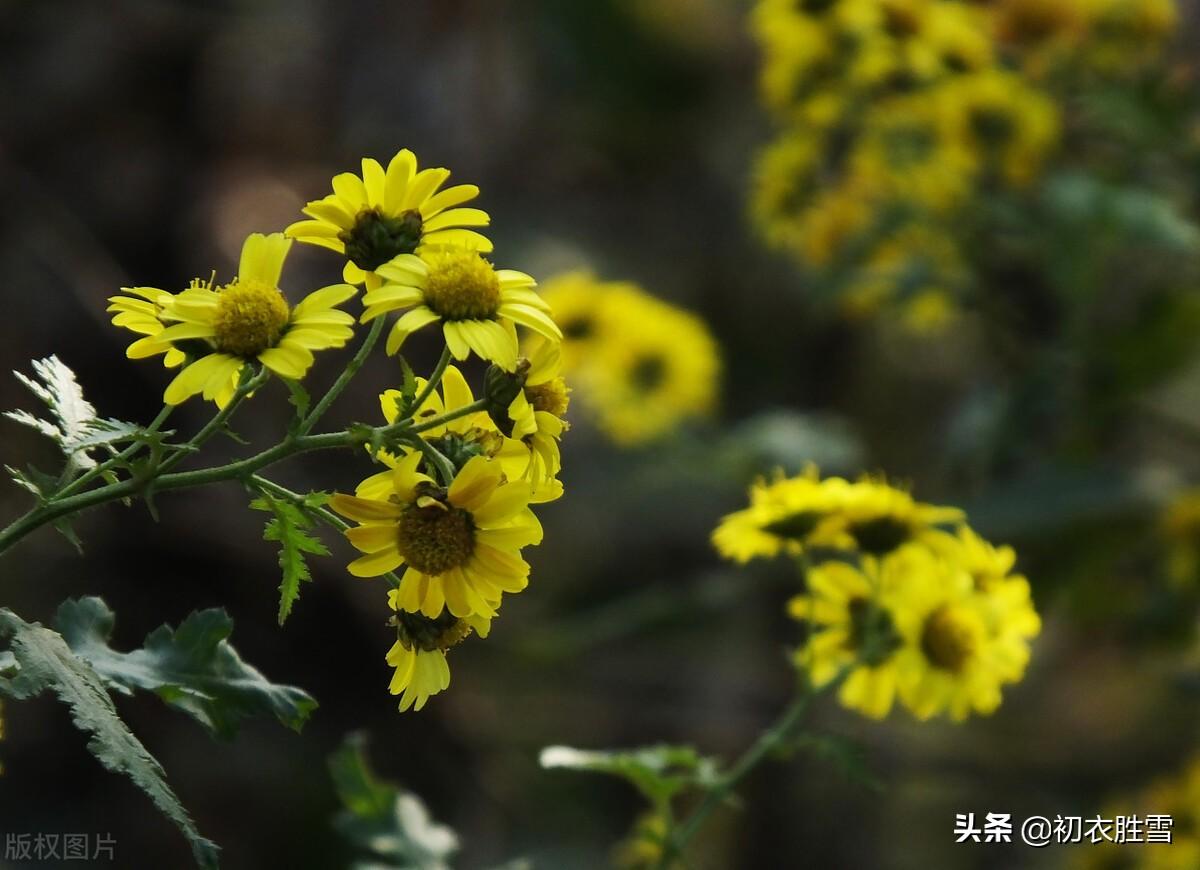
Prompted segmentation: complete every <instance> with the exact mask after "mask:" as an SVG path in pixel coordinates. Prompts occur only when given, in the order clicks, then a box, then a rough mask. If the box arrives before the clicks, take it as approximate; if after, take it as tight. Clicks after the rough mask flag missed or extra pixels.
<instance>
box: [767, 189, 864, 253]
mask: <svg viewBox="0 0 1200 870" xmlns="http://www.w3.org/2000/svg"><path fill="white" fill-rule="evenodd" d="M879 187H880V185H879V184H877V183H876V182H875V181H874V180H873V179H870V178H865V177H850V178H847V179H845V180H843V181H842V182H841V183H839V184H836V185H833V186H830V187H827V188H824V189H822V190H820V191H819V192H818V193H817V196H816V197H815V198H814V199H813V200H812V202H811V204H810V205H809V207H808V208H807V209H805V210H804V212H803V213H802V214H801V215H800V217H799V219H798V220H797V222H796V226H795V228H794V230H793V231H792V232H791V233H790V234H789V237H787V238H786V239H785V242H784V244H785V246H786V247H787V248H788V249H789V250H791V251H792V252H793V253H794V254H795V255H796V256H797V257H798V258H799V260H800V261H801V262H802V263H804V264H805V265H808V266H815V267H824V266H829V265H830V264H831V263H835V262H837V261H838V260H839V259H841V258H843V257H844V256H845V254H846V252H847V250H849V249H850V248H852V247H853V246H855V245H857V244H858V243H860V242H861V241H862V240H863V239H864V238H865V237H867V236H868V235H869V234H870V233H871V232H872V231H873V230H874V229H875V226H876V222H877V221H878V220H879V217H880V212H881V210H882V208H883V205H882V203H881V202H880V200H879V194H880V191H879V189H878V188H879Z"/></svg>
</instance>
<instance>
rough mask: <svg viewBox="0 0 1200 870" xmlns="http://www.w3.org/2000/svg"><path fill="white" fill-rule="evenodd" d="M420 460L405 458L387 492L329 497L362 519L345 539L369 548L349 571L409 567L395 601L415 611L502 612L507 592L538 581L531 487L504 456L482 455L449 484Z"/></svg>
mask: <svg viewBox="0 0 1200 870" xmlns="http://www.w3.org/2000/svg"><path fill="white" fill-rule="evenodd" d="M420 462H421V454H420V453H411V454H409V455H407V456H404V457H403V458H401V459H400V460H399V461H398V462H397V463H396V467H395V469H394V470H393V471H392V480H391V484H390V492H388V493H387V495H386V497H380V496H382V495H383V494H382V493H380V494H379V495H375V496H373V497H371V498H365V497H363V496H350V495H344V494H342V493H338V494H337V495H335V496H334V497H333V499H332V500H331V501H330V506H331V507H332V508H333V509H334V510H335V511H337V512H338V513H340V514H341V515H342V516H344V517H346V518H347V519H351V520H354V521H355V522H357V523H359V525H358V526H356V527H354V528H351V529H349V530H348V531H347V532H346V537H347V538H348V539H349V541H350V543H351V544H353V545H354V546H355V547H356V548H358V549H359V550H360V551H362V552H363V553H364V554H365V555H363V556H361V557H360V558H358V559H356V560H355V561H353V562H351V563H350V565H349V569H348V570H349V571H350V573H351V574H353V575H354V576H356V577H378V576H380V575H381V574H386V573H388V572H389V571H394V570H396V569H397V568H399V567H400V566H401V565H407V569H406V570H405V572H404V576H403V577H402V578H401V581H400V588H399V590H398V593H397V596H396V604H397V605H398V606H399V607H400V608H402V609H403V610H406V611H409V612H410V613H416V612H420V613H423V614H425V615H426V616H428V617H430V618H434V617H437V616H438V615H440V614H441V613H442V610H443V608H445V609H447V610H449V611H450V613H451V614H453V615H454V616H458V617H464V618H465V617H469V616H472V615H478V616H484V617H488V618H490V617H492V616H495V613H496V608H497V607H498V606H499V602H500V598H501V595H502V593H504V592H520V591H521V590H522V589H524V588H525V586H526V584H527V583H528V581H529V564H528V563H527V562H525V560H524V559H522V558H521V556H520V551H521V548H523V547H526V546H529V545H532V544H537V543H540V542H541V539H542V528H541V525H540V524H539V523H538V521H537V518H536V517H534V515H533V512H532V511H531V510H529V501H530V486H529V484H528V483H527V482H524V481H514V482H508V481H506V479H505V475H504V473H503V472H502V470H501V468H500V467H499V464H498V463H495V462H492V461H490V460H489V459H487V458H486V457H484V456H475V457H473V458H472V459H470V460H468V461H467V463H466V464H465V465H463V467H462V468H461V469H459V471H458V473H457V474H456V475H455V477H454V481H453V483H451V485H450V487H449V488H448V489H444V488H442V487H439V486H438V485H437V484H436V483H435V482H434V481H433V479H432V478H430V477H428V476H427V475H425V474H422V473H421V472H419V471H418V470H417V468H418V466H419V464H420Z"/></svg>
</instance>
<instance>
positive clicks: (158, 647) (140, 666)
mask: <svg viewBox="0 0 1200 870" xmlns="http://www.w3.org/2000/svg"><path fill="white" fill-rule="evenodd" d="M113 621H114V616H113V612H112V611H111V610H110V609H109V607H108V605H107V604H105V603H104V601H103V600H102V599H100V598H95V597H88V598H80V599H78V600H74V599H68V600H67V601H65V602H63V604H62V606H60V607H59V608H58V615H57V617H56V620H55V627H56V628H57V629H58V630H59V631H60V632H61V633H62V635H63V637H64V638H65V639H66V642H67V644H68V646H70V648H71V650H72V651H73V652H74V653H75V654H76V655H77V656H79V657H80V658H81V659H83V660H85V661H86V662H88V663H89V664H90V665H91V666H92V667H93V668H94V669H95V670H96V673H98V674H99V675H100V676H101V677H102V678H103V679H104V681H105V682H106V683H107V685H108V686H109V688H111V689H114V690H116V691H119V692H123V693H125V694H132V693H133V692H134V691H135V690H138V689H141V690H144V691H148V692H154V693H155V694H157V695H158V696H159V697H160V698H162V699H163V701H165V702H166V703H167V704H169V705H171V706H172V707H175V708H177V709H179V710H182V711H183V712H185V713H187V714H188V715H189V716H191V717H192V718H194V719H196V720H197V721H198V722H199V723H200V724H201V725H203V726H204V727H205V728H207V729H208V730H209V732H211V733H212V734H214V735H216V736H218V737H226V738H227V737H232V736H233V735H234V734H235V733H237V729H238V726H239V725H240V724H241V721H242V720H243V719H246V718H249V717H251V716H261V715H268V714H270V715H274V716H275V718H276V719H278V720H279V721H280V722H281V723H283V724H284V725H286V726H287V727H289V728H292V729H293V730H295V731H299V730H300V729H301V728H302V727H303V726H304V723H305V721H307V719H308V717H309V715H311V713H312V711H313V710H314V709H316V706H317V702H316V701H315V700H314V699H313V698H312V697H311V696H310V695H308V694H307V693H306V692H304V691H302V690H300V689H297V688H295V687H294V686H280V685H276V684H274V683H271V682H269V681H268V680H267V679H266V678H265V677H264V676H263V675H262V674H261V673H259V672H258V671H257V670H255V669H254V668H253V667H251V666H250V665H248V664H246V663H245V662H244V661H242V659H241V656H239V655H238V653H237V651H236V650H235V649H234V648H233V647H232V646H230V644H229V640H228V638H229V635H230V633H231V632H232V631H233V621H232V620H230V618H229V616H228V614H226V613H225V611H224V610H221V609H218V608H213V609H210V610H201V611H197V612H194V613H192V614H191V615H190V616H188V618H187V619H185V620H184V621H183V622H182V623H181V624H180V626H179V628H178V629H172V628H171V627H170V626H168V625H162V626H159V627H158V628H156V629H155V630H154V631H152V632H150V634H148V635H147V636H146V640H145V643H144V645H143V647H142V649H139V650H134V651H133V652H128V653H123V652H117V651H116V650H114V649H112V648H111V647H109V645H108V642H109V638H110V637H111V636H112V630H113Z"/></svg>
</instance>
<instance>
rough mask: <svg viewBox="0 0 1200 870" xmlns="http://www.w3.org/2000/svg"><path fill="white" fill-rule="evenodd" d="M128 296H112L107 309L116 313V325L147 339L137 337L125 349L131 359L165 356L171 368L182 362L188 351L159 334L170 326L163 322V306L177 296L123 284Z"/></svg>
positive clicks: (154, 288)
mask: <svg viewBox="0 0 1200 870" xmlns="http://www.w3.org/2000/svg"><path fill="white" fill-rule="evenodd" d="M191 286H192V287H199V286H202V285H201V284H200V280H199V279H196V280H194V281H192V285H191ZM121 292H122V293H126V294H128V295H126V296H110V297H109V299H108V301H109V302H110V303H111V304H110V305H109V306H108V311H109V313H110V314H112V315H113V319H112V322H113V326H120V327H123V328H124V329H128V330H129V331H130V332H136V333H137V334H138V335H141V336H144V338H141V339H138V340H137V341H135V342H134V343H133V344H131V345H130V346H129V348H128V349H127V350H126V355H127V356H128V357H129V358H130V359H144V358H146V357H151V356H158V355H159V354H162V355H163V365H164V366H166V367H167V368H169V369H173V368H175V367H176V366H179V365H182V364H183V362H184V360H186V359H187V354H185V353H184V352H183V351H181V350H179V348H177V347H175V346H174V345H173V344H171V342H170V341H163V340H162V339H161V338H160V337H159V336H160V335H161V334H162V331H163V330H164V329H166V328H167V326H168V324H167V323H164V322H163V307H164V306H165V305H167V304H169V303H170V301H171V300H172V299H174V298H175V297H174V296H173V295H172V294H171V293H168V292H167V291H166V290H159V289H158V288H157V287H122V288H121Z"/></svg>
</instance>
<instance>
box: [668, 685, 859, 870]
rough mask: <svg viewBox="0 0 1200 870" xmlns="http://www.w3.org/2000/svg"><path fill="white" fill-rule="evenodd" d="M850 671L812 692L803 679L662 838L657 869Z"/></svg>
mask: <svg viewBox="0 0 1200 870" xmlns="http://www.w3.org/2000/svg"><path fill="white" fill-rule="evenodd" d="M849 672H850V668H844V669H843V670H842V671H841V672H840V673H838V674H837V676H835V677H834V678H833V679H832V680H830V681H829V682H828V683H826V684H824V685H823V686H821V688H820V689H819V690H816V691H814V690H813V688H812V686H811V684H810V683H809V682H808V681H807V679H806V680H805V683H804V686H803V688H802V689H801V691H800V693H799V694H798V695H797V696H796V697H795V698H794V699H793V700H792V702H791V703H790V704H788V706H787V707H786V708H785V709H784V711H783V713H782V714H780V716H779V718H778V719H776V720H775V723H774V724H773V725H771V727H770V728H768V729H767V730H766V731H764V732H763V733H762V734H760V735H759V736H758V739H757V740H755V741H754V743H753V744H752V745H751V746H750V748H749V749H747V750H746V751H745V752H744V753H743V754H742V756H741V757H740V758H739V759H738V760H737V761H736V762H734V765H733V766H732V767H731V768H729V770H728V771H726V772H725V774H724V775H723V776H721V777H720V778H719V779H718V780H717V781H716V783H714V784H713V786H712V787H711V788H709V789H708V791H707V793H706V794H705V795H704V800H702V801H701V802H700V806H698V807H697V808H696V809H695V811H693V812H692V814H691V815H689V816H688V817H687V818H686V819H685V820H684V821H683V822H682V823H681V824H680V825H679V827H677V828H675V830H674V831H672V832H670V833H669V834H668V835H667V837H666V842H665V845H664V848H663V853H662V856H661V857H660V859H659V862H658V867H659V870H666V868H669V867H670V866H671V863H672V861H673V860H678V859H679V858H680V857H681V856H682V855H683V850H684V849H685V848H686V847H687V844H688V843H689V842H690V841H691V839H692V838H693V837H694V836H695V835H696V833H697V832H698V831H699V830H700V829H701V828H702V827H703V826H704V823H705V822H706V821H707V820H708V817H709V816H710V815H712V813H713V811H714V810H716V809H717V807H719V806H720V805H721V804H722V803H724V802H725V800H726V799H727V798H728V797H729V795H730V793H731V792H732V791H733V790H734V789H735V788H736V787H737V786H738V784H739V783H741V781H742V780H743V779H745V778H746V777H747V776H748V775H749V774H750V773H751V772H752V771H753V770H754V769H755V768H756V767H758V766H759V765H760V764H761V763H762V762H763V761H765V760H766V759H768V758H770V757H771V756H772V755H774V754H776V753H777V752H778V751H780V750H781V749H783V748H784V747H786V746H787V744H788V743H789V742H791V741H792V740H794V739H795V737H796V736H797V733H798V732H799V730H800V724H801V723H802V722H803V721H804V714H805V713H806V712H807V711H808V706H809V704H810V703H812V700H813V698H815V697H816V696H817V695H818V694H822V693H824V692H827V691H830V690H832V689H834V688H836V687H837V686H838V685H840V684H841V682H842V680H844V679H845V678H846V676H847V675H848V674H849Z"/></svg>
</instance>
